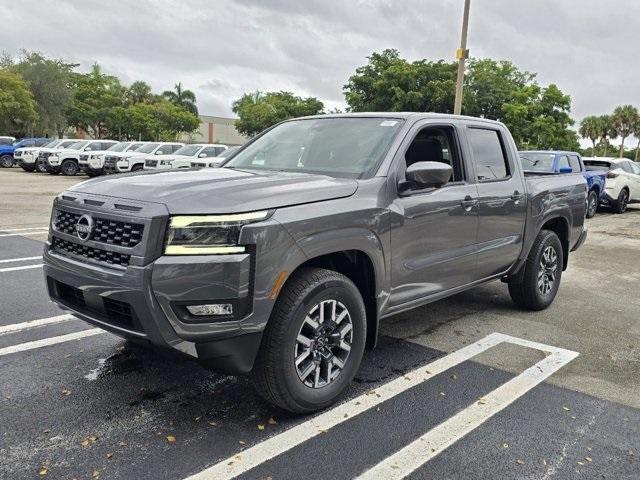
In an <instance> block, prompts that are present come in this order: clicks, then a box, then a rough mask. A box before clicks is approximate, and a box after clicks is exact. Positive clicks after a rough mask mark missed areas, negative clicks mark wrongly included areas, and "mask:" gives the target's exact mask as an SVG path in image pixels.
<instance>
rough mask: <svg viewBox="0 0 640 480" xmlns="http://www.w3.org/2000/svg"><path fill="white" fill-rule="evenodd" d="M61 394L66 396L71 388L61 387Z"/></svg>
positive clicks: (69, 393)
mask: <svg viewBox="0 0 640 480" xmlns="http://www.w3.org/2000/svg"><path fill="white" fill-rule="evenodd" d="M62 394H63V395H65V396H67V397H68V396H69V395H71V390H67V389H66V388H63V389H62Z"/></svg>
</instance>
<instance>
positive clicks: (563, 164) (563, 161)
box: [558, 155, 571, 171]
mask: <svg viewBox="0 0 640 480" xmlns="http://www.w3.org/2000/svg"><path fill="white" fill-rule="evenodd" d="M563 168H571V164H570V163H569V157H568V156H567V155H560V158H558V171H560V170H561V169H563Z"/></svg>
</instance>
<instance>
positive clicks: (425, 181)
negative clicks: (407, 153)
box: [405, 162, 453, 188]
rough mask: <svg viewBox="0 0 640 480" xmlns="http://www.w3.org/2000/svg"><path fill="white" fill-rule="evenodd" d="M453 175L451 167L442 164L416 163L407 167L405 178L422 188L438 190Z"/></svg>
mask: <svg viewBox="0 0 640 480" xmlns="http://www.w3.org/2000/svg"><path fill="white" fill-rule="evenodd" d="M452 175H453V168H451V165H448V164H446V163H442V162H416V163H414V164H412V165H409V167H407V171H406V172H405V177H406V179H407V180H408V181H409V182H413V183H415V184H417V185H419V186H420V187H422V188H427V187H433V188H440V187H442V186H444V185H445V184H446V183H447V182H448V181H449V180H450V179H451V176H452Z"/></svg>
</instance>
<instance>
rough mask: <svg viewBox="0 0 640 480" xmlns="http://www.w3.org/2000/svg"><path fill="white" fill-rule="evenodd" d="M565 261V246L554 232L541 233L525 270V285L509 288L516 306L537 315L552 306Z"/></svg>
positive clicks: (542, 231) (530, 253)
mask: <svg viewBox="0 0 640 480" xmlns="http://www.w3.org/2000/svg"><path fill="white" fill-rule="evenodd" d="M563 258H564V257H563V252H562V243H561V242H560V239H559V238H558V236H557V235H556V234H555V232H552V231H551V230H541V231H540V233H539V234H538V236H537V237H536V240H535V241H534V242H533V246H532V247H531V251H530V252H529V256H528V257H527V261H526V263H525V265H524V267H523V268H524V269H525V270H524V276H523V278H522V283H510V284H509V295H511V299H512V300H513V301H514V302H515V304H516V305H518V306H519V307H522V308H525V309H527V310H534V311H537V310H544V309H545V308H547V307H548V306H549V305H551V303H552V302H553V300H554V299H555V298H556V294H557V293H558V288H559V287H560V280H561V278H562V268H563ZM554 265H555V266H554Z"/></svg>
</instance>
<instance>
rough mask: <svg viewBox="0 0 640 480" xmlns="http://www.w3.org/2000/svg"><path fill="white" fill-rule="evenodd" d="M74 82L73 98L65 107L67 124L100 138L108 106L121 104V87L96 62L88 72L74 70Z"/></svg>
mask: <svg viewBox="0 0 640 480" xmlns="http://www.w3.org/2000/svg"><path fill="white" fill-rule="evenodd" d="M74 85H75V92H74V96H73V101H72V103H71V106H70V108H69V109H68V111H67V119H68V121H69V124H70V125H73V126H74V127H76V128H81V129H83V130H85V131H87V132H88V133H89V134H90V135H91V136H92V137H93V138H104V135H105V134H106V133H107V124H108V123H109V120H110V115H111V110H112V109H113V108H115V107H119V106H122V105H123V103H124V93H125V89H124V88H123V87H122V85H120V81H119V80H118V79H117V78H116V77H114V76H111V75H106V74H104V73H102V70H101V69H100V66H99V65H98V64H94V65H93V67H92V69H91V72H89V73H86V74H79V73H76V74H74Z"/></svg>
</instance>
